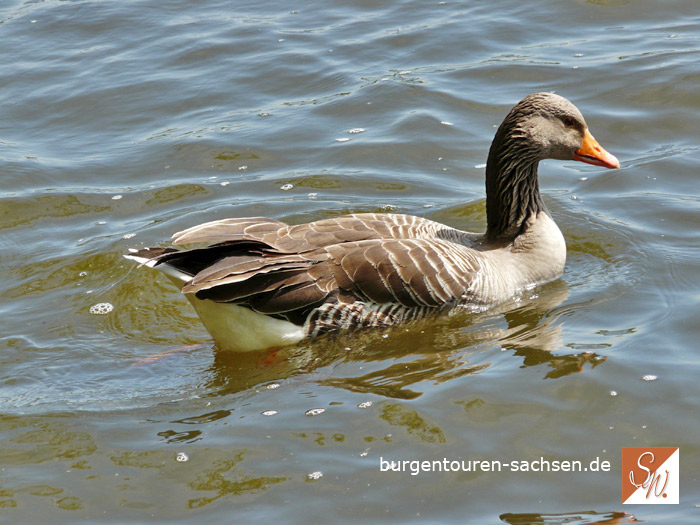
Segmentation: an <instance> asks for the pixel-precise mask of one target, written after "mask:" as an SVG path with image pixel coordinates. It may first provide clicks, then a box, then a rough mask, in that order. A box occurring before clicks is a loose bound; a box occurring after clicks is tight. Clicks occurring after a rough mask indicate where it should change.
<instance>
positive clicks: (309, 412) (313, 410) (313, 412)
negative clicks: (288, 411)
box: [306, 408, 326, 417]
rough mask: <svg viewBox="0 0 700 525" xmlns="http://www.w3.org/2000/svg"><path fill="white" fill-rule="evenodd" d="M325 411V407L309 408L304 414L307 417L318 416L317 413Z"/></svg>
mask: <svg viewBox="0 0 700 525" xmlns="http://www.w3.org/2000/svg"><path fill="white" fill-rule="evenodd" d="M325 411H326V409H325V408H310V409H309V410H307V411H306V415H307V416H309V417H313V416H318V415H319V414H323V413H324V412H325Z"/></svg>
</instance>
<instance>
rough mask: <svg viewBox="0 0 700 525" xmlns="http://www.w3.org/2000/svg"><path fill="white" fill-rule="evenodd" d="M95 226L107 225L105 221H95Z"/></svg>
mask: <svg viewBox="0 0 700 525" xmlns="http://www.w3.org/2000/svg"><path fill="white" fill-rule="evenodd" d="M97 224H99V225H100V226H103V225H105V224H107V221H97Z"/></svg>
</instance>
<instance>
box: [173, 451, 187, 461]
mask: <svg viewBox="0 0 700 525" xmlns="http://www.w3.org/2000/svg"><path fill="white" fill-rule="evenodd" d="M189 460H190V458H189V456H188V455H187V454H185V453H184V452H178V453H177V456H175V461H177V462H179V463H184V462H185V461H189Z"/></svg>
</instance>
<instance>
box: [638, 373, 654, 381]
mask: <svg viewBox="0 0 700 525" xmlns="http://www.w3.org/2000/svg"><path fill="white" fill-rule="evenodd" d="M642 379H643V380H644V381H656V380H657V379H658V378H657V377H656V376H653V375H651V374H647V375H645V376H644V377H642Z"/></svg>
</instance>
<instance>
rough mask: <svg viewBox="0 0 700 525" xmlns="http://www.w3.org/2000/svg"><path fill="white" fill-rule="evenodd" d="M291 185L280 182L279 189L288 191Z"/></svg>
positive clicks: (292, 185)
mask: <svg viewBox="0 0 700 525" xmlns="http://www.w3.org/2000/svg"><path fill="white" fill-rule="evenodd" d="M293 187H294V184H282V186H280V189H281V190H282V191H289V190H291V189H292V188H293Z"/></svg>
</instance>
